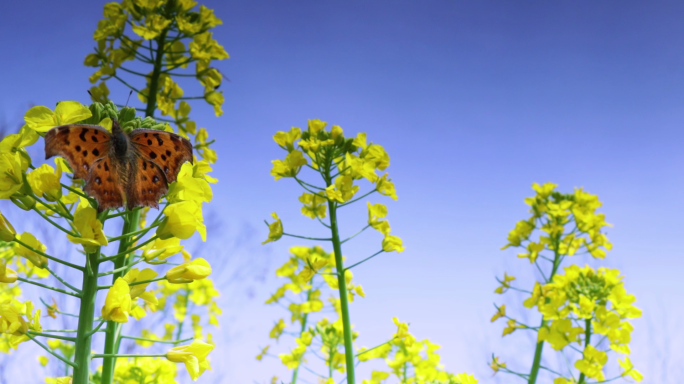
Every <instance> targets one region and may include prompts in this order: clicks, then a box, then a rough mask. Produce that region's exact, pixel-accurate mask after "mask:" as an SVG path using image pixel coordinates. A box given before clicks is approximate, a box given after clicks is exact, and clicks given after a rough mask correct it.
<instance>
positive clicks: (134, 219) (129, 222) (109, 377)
mask: <svg viewBox="0 0 684 384" xmlns="http://www.w3.org/2000/svg"><path fill="white" fill-rule="evenodd" d="M138 222H140V210H139V209H136V210H134V211H131V212H129V213H128V215H127V216H125V221H124V225H123V228H122V229H121V232H122V233H124V234H126V233H131V232H135V230H136V229H137V228H138ZM128 245H129V242H128V239H122V240H121V241H120V242H119V250H118V254H117V255H116V256H117V257H114V258H113V260H114V269H119V268H121V267H123V266H124V265H125V263H126V260H125V258H124V257H119V256H125V255H127V254H129V253H130V252H132V251H133V250H131V249H128ZM108 259H112V258H104V259H103V260H108ZM123 272H124V271H119V272H116V273H114V274H112V284H113V283H114V282H115V281H116V279H117V278H119V277H121V276H123ZM97 288H100V287H97ZM105 332H106V336H105V348H104V352H105V354H115V353H116V352H117V351H118V344H119V341H118V338H119V334H120V333H121V324H120V323H117V322H114V321H108V322H107V329H106V331H105ZM103 357H104V360H103V362H102V381H101V383H102V384H111V383H112V382H113V380H114V368H115V366H116V358H112V357H111V356H103Z"/></svg>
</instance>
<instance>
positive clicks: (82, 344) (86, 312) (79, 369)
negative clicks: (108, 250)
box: [73, 248, 100, 384]
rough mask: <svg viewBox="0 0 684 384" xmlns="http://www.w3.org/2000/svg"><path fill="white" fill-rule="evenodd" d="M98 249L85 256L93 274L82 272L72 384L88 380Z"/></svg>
mask: <svg viewBox="0 0 684 384" xmlns="http://www.w3.org/2000/svg"><path fill="white" fill-rule="evenodd" d="M99 255H100V249H99V248H98V249H97V251H96V252H93V253H89V254H86V257H87V258H88V261H89V262H90V267H91V268H92V271H93V273H92V274H89V273H87V272H85V271H84V272H83V287H82V288H81V292H82V297H81V307H80V309H79V311H78V313H79V315H80V317H79V318H78V332H77V333H76V354H75V356H74V363H75V364H76V367H75V368H74V377H73V384H88V383H89V379H90V350H91V342H92V332H91V331H92V330H93V318H94V316H95V297H96V296H97V271H98V268H99V267H100V263H99V261H98V260H97V259H98V256H99Z"/></svg>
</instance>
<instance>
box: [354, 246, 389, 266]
mask: <svg viewBox="0 0 684 384" xmlns="http://www.w3.org/2000/svg"><path fill="white" fill-rule="evenodd" d="M383 252H385V251H384V250H382V249H381V250H379V251H377V252H375V253H374V254H372V255H370V256H368V257H366V258H365V259H363V260H361V261H359V262H358V263H356V264H353V265H351V266H349V267H347V268H345V269H352V268H354V267H356V266H357V265H359V264H362V263H365V262H366V261H368V260H370V259H372V258H374V257H375V256H377V255H379V254H381V253H383Z"/></svg>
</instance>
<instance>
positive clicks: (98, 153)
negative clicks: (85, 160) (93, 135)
mask: <svg viewBox="0 0 684 384" xmlns="http://www.w3.org/2000/svg"><path fill="white" fill-rule="evenodd" d="M96 141H97V140H96ZM93 155H95V156H100V151H98V150H97V148H95V149H93Z"/></svg>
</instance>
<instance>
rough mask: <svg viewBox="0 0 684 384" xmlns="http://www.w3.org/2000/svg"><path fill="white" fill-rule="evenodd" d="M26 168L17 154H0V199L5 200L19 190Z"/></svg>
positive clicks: (25, 164)
mask: <svg viewBox="0 0 684 384" xmlns="http://www.w3.org/2000/svg"><path fill="white" fill-rule="evenodd" d="M27 167H28V163H26V162H25V161H24V158H23V157H22V156H21V154H20V153H19V152H15V153H8V152H0V199H7V198H9V197H10V196H12V195H13V194H14V193H15V192H17V191H19V189H21V187H22V185H23V184H24V179H23V178H24V171H26V168H27Z"/></svg>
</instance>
